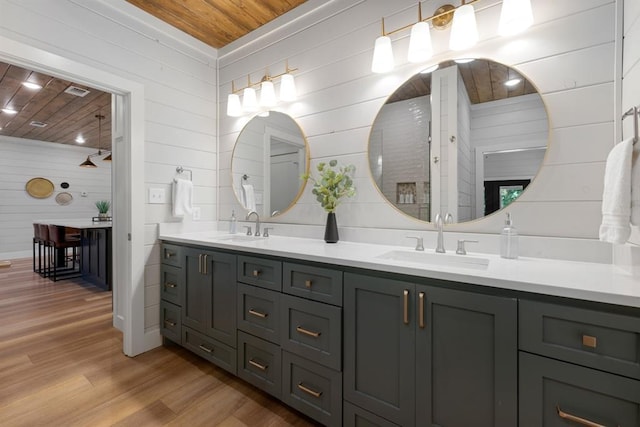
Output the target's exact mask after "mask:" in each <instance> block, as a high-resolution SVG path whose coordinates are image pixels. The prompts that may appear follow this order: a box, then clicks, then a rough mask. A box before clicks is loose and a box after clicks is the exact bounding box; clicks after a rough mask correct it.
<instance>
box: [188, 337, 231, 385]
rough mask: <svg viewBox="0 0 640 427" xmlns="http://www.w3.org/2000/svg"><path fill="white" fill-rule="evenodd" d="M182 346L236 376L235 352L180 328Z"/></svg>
mask: <svg viewBox="0 0 640 427" xmlns="http://www.w3.org/2000/svg"><path fill="white" fill-rule="evenodd" d="M182 345H183V346H184V347H185V348H187V349H189V350H191V351H193V352H194V353H196V354H197V355H198V356H200V357H202V358H204V359H207V360H208V361H209V362H211V363H214V364H215V365H217V366H220V367H221V368H222V369H225V370H227V371H229V372H231V373H232V374H234V375H236V350H235V349H233V348H231V347H229V346H228V345H226V344H222V343H221V342H219V341H216V340H214V339H212V338H209V337H207V336H206V335H203V334H201V333H199V332H196V331H194V330H193V329H190V328H187V327H184V328H182Z"/></svg>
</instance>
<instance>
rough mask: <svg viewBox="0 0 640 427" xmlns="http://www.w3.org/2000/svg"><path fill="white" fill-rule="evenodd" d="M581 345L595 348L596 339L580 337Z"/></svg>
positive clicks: (585, 336)
mask: <svg viewBox="0 0 640 427" xmlns="http://www.w3.org/2000/svg"><path fill="white" fill-rule="evenodd" d="M582 345H583V346H585V347H590V348H596V347H597V345H598V339H597V338H596V337H592V336H590V335H583V336H582Z"/></svg>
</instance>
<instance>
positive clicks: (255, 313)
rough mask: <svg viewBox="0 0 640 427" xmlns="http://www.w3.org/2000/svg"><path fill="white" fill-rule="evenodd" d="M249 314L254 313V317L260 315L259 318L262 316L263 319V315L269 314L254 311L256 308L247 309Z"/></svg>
mask: <svg viewBox="0 0 640 427" xmlns="http://www.w3.org/2000/svg"><path fill="white" fill-rule="evenodd" d="M249 314H252V315H254V316H256V317H261V318H263V319H264V318H265V317H267V316H269V314H268V313H260V312H259V311H256V310H254V309H251V310H249Z"/></svg>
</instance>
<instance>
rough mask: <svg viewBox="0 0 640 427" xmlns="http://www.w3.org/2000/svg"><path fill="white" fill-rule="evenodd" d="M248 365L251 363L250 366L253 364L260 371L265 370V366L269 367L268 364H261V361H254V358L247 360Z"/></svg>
mask: <svg viewBox="0 0 640 427" xmlns="http://www.w3.org/2000/svg"><path fill="white" fill-rule="evenodd" d="M249 365H251V366H255V367H256V368H258V369H260V370H261V371H266V370H267V368H268V367H269V365H263V364H261V363H258V362H256V361H255V360H253V359H250V360H249Z"/></svg>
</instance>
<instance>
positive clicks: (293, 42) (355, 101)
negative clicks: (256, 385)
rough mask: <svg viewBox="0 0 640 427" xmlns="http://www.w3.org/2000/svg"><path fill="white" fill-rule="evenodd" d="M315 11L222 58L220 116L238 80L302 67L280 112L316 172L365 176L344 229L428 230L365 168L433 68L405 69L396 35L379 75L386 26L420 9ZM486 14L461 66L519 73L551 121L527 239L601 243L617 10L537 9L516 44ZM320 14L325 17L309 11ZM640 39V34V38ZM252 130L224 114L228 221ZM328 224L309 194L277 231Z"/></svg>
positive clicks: (403, 47)
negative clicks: (387, 66) (380, 127)
mask: <svg viewBox="0 0 640 427" xmlns="http://www.w3.org/2000/svg"><path fill="white" fill-rule="evenodd" d="M307 3H308V7H309V10H310V11H309V13H298V15H296V19H290V17H289V18H287V19H288V22H287V21H285V20H284V19H282V20H279V21H276V22H275V23H274V24H273V26H267V27H266V28H264V29H263V30H261V31H258V32H256V33H254V34H253V35H251V36H249V37H246V38H244V39H241V40H240V41H238V42H236V43H234V44H232V45H230V46H228V47H226V48H223V49H221V50H220V52H219V53H220V66H219V74H220V86H219V91H220V99H221V103H220V111H224V109H225V108H226V96H227V94H228V93H229V92H230V89H231V81H232V80H236V81H241V79H246V75H247V74H251V75H252V76H253V79H252V80H256V78H258V76H260V75H261V73H264V70H265V68H267V67H268V68H269V69H270V70H271V71H272V72H274V73H275V72H276V71H278V67H281V66H283V65H282V64H283V63H284V61H285V60H286V59H288V60H289V64H290V65H291V66H294V67H297V68H299V71H298V72H297V73H296V77H297V80H296V81H297V85H298V91H299V100H298V102H296V103H294V104H292V105H286V106H283V107H282V111H283V112H286V113H288V114H290V115H291V116H292V117H294V118H295V119H296V120H297V121H298V123H299V124H300V125H301V127H302V129H303V131H304V132H305V133H306V135H307V137H308V140H309V144H310V148H311V157H312V163H314V162H317V161H319V160H323V159H328V158H337V159H339V160H340V162H343V163H353V164H355V165H356V167H357V171H358V172H357V178H356V185H357V188H358V195H357V197H355V198H354V199H351V200H348V201H346V202H345V203H344V204H343V205H342V206H341V207H340V208H339V210H338V220H339V225H341V226H352V227H381V228H403V229H404V228H406V229H416V228H417V229H427V228H428V226H427V225H425V224H420V223H416V222H415V221H413V220H410V219H408V218H406V217H404V216H403V215H402V214H400V213H399V212H397V211H396V210H395V209H393V208H391V207H389V206H388V205H387V203H386V202H385V201H384V199H383V198H382V196H381V195H380V194H379V193H378V191H377V190H376V189H375V187H374V185H373V184H372V183H371V177H370V174H369V172H368V166H367V143H368V138H369V133H370V127H371V125H372V123H373V121H374V118H375V116H376V114H377V112H378V110H379V109H380V108H381V106H382V105H383V103H384V102H385V99H386V97H387V96H388V95H389V94H391V93H392V92H393V90H394V89H395V88H396V87H397V86H399V85H400V84H401V83H402V82H403V81H405V80H406V79H407V78H408V77H410V76H411V75H412V74H414V73H415V72H417V71H418V70H419V69H421V68H423V67H425V66H426V65H429V64H422V65H418V66H416V65H410V64H408V63H407V62H406V60H405V59H404V58H405V57H406V51H407V47H408V32H404V33H401V34H399V35H396V36H393V39H394V42H393V46H394V51H395V58H396V64H397V66H396V70H395V71H393V72H391V73H389V74H387V75H376V74H372V73H371V71H370V63H371V56H372V48H373V42H374V39H375V38H376V36H378V35H379V31H380V18H382V17H385V19H386V25H387V28H389V29H391V28H397V27H399V26H402V25H404V24H406V23H408V22H411V21H412V20H413V19H414V15H415V6H416V5H415V2H414V1H412V0H396V1H393V2H390V1H386V0H367V1H358V0H349V1H347V0H341V1H338V0H336V1H329V2H320V1H309V2H307ZM440 3H441V2H436V1H426V2H424V3H423V11H424V13H425V14H429V13H431V12H433V10H434V9H435V8H437V7H438V6H439V5H440ZM483 3H486V2H479V3H478V4H477V6H478V8H479V9H483V10H481V11H479V12H478V14H477V15H478V16H477V20H478V25H479V33H480V43H479V44H478V45H477V46H476V47H474V48H473V49H472V50H471V51H470V52H469V53H462V55H465V54H473V55H477V56H480V57H487V58H491V59H494V60H496V61H498V62H501V63H504V64H507V65H510V66H513V67H515V68H517V69H519V70H520V71H521V72H522V73H524V74H525V75H526V76H527V77H528V78H529V79H530V80H531V81H532V82H534V84H535V85H536V86H537V87H538V89H539V91H540V92H541V93H542V97H543V100H544V102H545V104H546V106H547V109H548V111H549V115H550V117H551V120H550V123H551V132H550V138H551V142H550V148H549V150H548V153H547V156H546V159H545V164H544V166H543V169H542V170H541V172H540V174H539V177H538V179H537V180H536V181H535V182H534V183H533V184H531V186H530V189H529V190H528V191H527V192H526V193H525V194H524V195H523V196H522V198H521V200H519V201H518V203H517V204H516V205H514V206H512V207H510V210H511V211H512V212H513V214H514V216H515V217H516V218H518V226H519V229H520V231H521V233H523V234H528V235H535V236H558V237H577V238H596V237H597V232H598V227H599V223H600V204H601V197H602V178H603V171H604V160H605V158H606V155H607V153H608V151H609V150H610V148H611V146H612V144H613V141H614V114H613V112H614V92H615V90H614V88H615V85H614V67H615V58H616V56H615V47H616V44H615V25H616V13H615V12H616V3H615V2H614V1H613V0H563V1H561V2H550V1H546V0H533V1H532V4H533V11H534V19H535V25H534V26H533V27H532V28H530V29H529V30H527V31H526V32H525V33H524V34H522V35H520V36H517V37H513V38H509V39H505V38H499V37H498V36H497V35H496V27H497V23H498V19H499V12H500V8H499V7H498V6H495V7H488V8H483V6H485V5H484V4H483ZM489 3H491V2H489ZM627 3H637V2H633V1H628V2H627ZM315 6H318V9H316V10H314V11H311V9H312V8H313V7H315ZM304 12H307V10H304ZM285 23H286V24H287V25H283V24H285ZM278 26H279V27H278ZM637 28H638V25H637V24H636V30H635V32H634V33H635V34H637V33H638V30H637ZM448 33H449V32H448V31H443V32H434V34H433V38H434V45H435V50H436V55H435V57H434V59H433V60H432V63H435V62H439V61H440V60H444V59H449V58H451V57H452V56H453V53H452V52H450V51H448V50H447V49H446V48H445V47H444V46H446V43H447V37H448ZM636 45H637V44H636ZM639 68H640V67H636V69H635V71H634V73H635V74H637V73H638V71H637V70H638V69H639ZM630 72H631V71H630ZM247 120H248V118H237V119H234V118H229V117H226V116H225V115H224V114H221V115H220V135H219V139H220V153H219V154H220V171H219V173H220V204H219V209H220V213H221V216H224V215H225V214H226V213H229V212H230V211H231V208H232V207H233V206H234V205H235V198H234V197H233V194H232V191H231V186H230V184H229V181H230V177H229V175H230V174H229V170H228V167H229V166H228V165H229V163H230V162H229V159H230V156H231V150H232V149H233V144H234V141H235V139H236V137H237V135H238V132H239V131H240V129H241V128H242V126H243V124H244V123H245V122H246V121H247ZM324 219H325V216H324V213H323V211H322V209H321V208H320V207H319V206H318V205H317V203H316V202H315V201H314V200H313V198H312V197H311V193H310V190H309V189H308V188H307V191H305V194H304V195H303V197H302V198H301V199H300V200H299V202H298V204H297V205H296V206H295V208H294V209H292V210H290V211H289V212H287V213H286V214H285V215H283V216H282V217H280V218H278V219H276V220H274V221H279V222H284V223H297V224H316V225H321V224H323V222H324ZM501 226H502V215H495V216H492V217H488V218H485V219H483V220H480V221H474V222H470V223H466V224H459V225H456V226H452V227H451V229H453V230H458V231H474V232H481V233H497V232H499V230H500V228H501Z"/></svg>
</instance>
